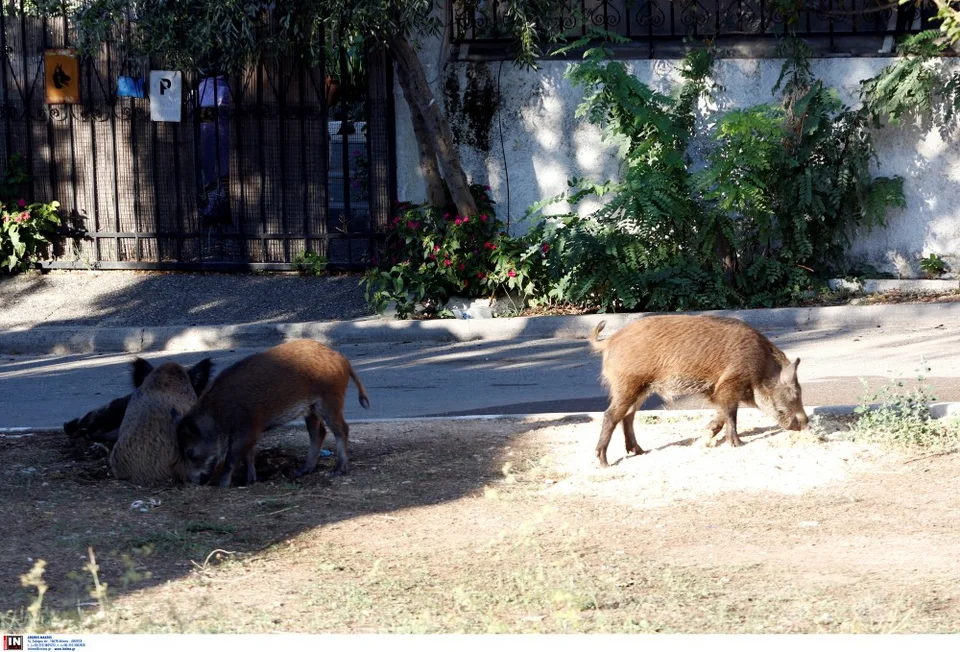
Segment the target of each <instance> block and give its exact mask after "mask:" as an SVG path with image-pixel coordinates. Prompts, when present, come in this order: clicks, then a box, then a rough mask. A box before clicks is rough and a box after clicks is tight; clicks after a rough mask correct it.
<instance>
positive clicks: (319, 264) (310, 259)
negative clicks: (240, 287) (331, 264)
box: [293, 251, 327, 276]
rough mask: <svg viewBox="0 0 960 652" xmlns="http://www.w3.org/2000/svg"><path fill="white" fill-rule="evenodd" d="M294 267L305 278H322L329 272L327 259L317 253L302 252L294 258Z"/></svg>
mask: <svg viewBox="0 0 960 652" xmlns="http://www.w3.org/2000/svg"><path fill="white" fill-rule="evenodd" d="M293 267H294V269H296V270H297V271H298V272H299V273H300V274H302V275H304V276H322V275H323V274H324V273H325V272H326V271H327V257H326V256H324V255H322V254H318V253H317V252H315V251H301V252H300V253H298V254H297V255H296V256H294V258H293Z"/></svg>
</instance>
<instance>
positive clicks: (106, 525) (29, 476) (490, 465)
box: [0, 419, 572, 610]
mask: <svg viewBox="0 0 960 652" xmlns="http://www.w3.org/2000/svg"><path fill="white" fill-rule="evenodd" d="M563 423H572V421H570V420H565V419H553V420H544V421H540V422H536V423H533V422H530V423H527V422H523V421H506V422H501V423H500V424H499V425H497V426H496V427H494V426H492V425H491V424H490V423H484V422H444V423H430V424H429V426H428V427H421V426H419V425H406V426H404V425H396V424H394V425H390V426H387V425H384V424H379V425H374V424H366V425H356V426H354V427H353V428H352V442H351V449H352V457H353V459H352V464H353V470H352V472H351V474H350V475H349V476H346V477H343V478H333V477H331V476H329V475H328V474H327V473H326V471H329V470H330V469H332V464H333V463H332V461H331V458H321V461H320V465H321V468H320V469H319V470H318V471H317V472H316V473H314V474H312V475H310V476H307V477H305V478H303V479H301V480H300V481H297V482H293V481H291V480H289V479H287V476H288V473H289V471H290V470H292V469H293V468H295V467H296V466H297V464H299V462H300V461H301V459H302V456H303V454H304V453H305V449H306V443H307V436H306V431H305V430H304V429H288V430H284V431H283V432H281V433H279V434H277V435H273V436H270V435H268V437H267V439H266V440H265V442H264V444H263V453H262V454H261V455H260V456H259V459H258V467H259V469H260V471H261V472H262V474H263V475H264V477H265V478H267V479H266V480H265V481H261V482H258V483H256V484H254V485H252V486H250V487H243V488H233V489H228V490H222V489H217V488H214V487H196V486H177V487H171V488H167V489H142V488H138V487H135V486H132V485H129V484H126V483H122V482H118V481H115V480H112V479H109V478H108V477H107V473H106V459H105V458H104V457H103V455H102V454H99V453H91V452H90V451H83V450H78V449H76V448H74V447H73V445H72V444H71V443H69V442H68V440H67V439H66V437H64V435H63V434H62V433H40V434H37V435H35V436H32V437H22V438H0V449H2V450H3V451H4V456H5V459H10V460H17V461H16V463H13V464H8V465H4V467H3V468H2V469H0V517H2V518H3V519H4V521H5V522H6V523H7V526H8V527H9V528H10V531H11V532H17V533H20V534H19V535H18V536H15V537H4V539H3V540H2V541H0V576H2V577H3V578H4V579H5V581H6V583H7V585H8V586H10V587H16V588H11V589H10V590H8V591H5V592H3V596H2V597H0V609H2V610H17V609H21V608H23V607H25V606H26V605H28V604H29V602H30V600H31V591H28V590H26V589H22V588H20V587H19V586H18V584H19V583H18V582H17V581H16V578H17V577H18V575H20V574H23V573H25V572H26V571H28V570H29V569H30V567H31V566H32V560H35V559H43V560H45V561H46V563H47V567H46V568H47V570H46V574H45V576H44V577H45V579H46V582H47V583H48V584H49V586H50V591H49V593H48V594H47V597H46V599H45V601H44V605H45V606H52V607H55V608H58V609H65V610H72V609H75V608H76V607H77V606H78V605H82V604H84V603H86V602H88V601H89V594H88V593H87V591H88V586H87V585H88V584H90V577H87V576H85V574H84V573H82V570H81V569H82V568H83V565H84V559H85V558H86V556H87V548H88V547H92V548H93V549H94V551H95V553H96V555H97V562H98V564H100V566H101V571H100V573H101V580H102V581H105V582H107V583H108V584H109V587H110V591H111V593H112V594H113V595H115V596H116V595H122V594H124V593H126V592H128V591H137V590H141V589H145V588H148V587H151V586H155V585H157V584H160V583H163V582H167V581H171V580H176V579H178V578H182V577H184V576H186V575H188V574H189V572H190V571H191V569H192V568H194V564H200V563H202V562H203V561H204V559H205V558H206V556H207V555H208V554H209V553H210V551H212V550H215V549H220V550H224V551H229V552H230V554H235V553H236V554H244V553H254V552H257V551H260V550H264V549H265V548H269V547H270V546H272V545H274V544H277V543H280V542H283V541H285V540H289V539H292V538H294V537H296V536H297V535H298V534H300V533H303V532H305V531H308V530H314V529H316V528H323V527H328V526H331V525H334V524H337V523H343V522H346V521H350V520H351V519H353V518H355V517H359V516H363V515H368V514H384V515H387V514H391V513H396V512H401V511H403V510H406V509H411V508H417V507H423V506H429V505H435V504H439V503H444V502H448V501H454V500H457V499H459V498H461V497H464V496H467V495H470V494H471V493H473V492H476V491H480V490H482V489H483V487H485V486H487V485H490V484H494V483H496V482H498V481H499V480H502V479H503V478H504V474H503V471H502V468H503V462H504V451H505V450H507V449H508V448H510V449H512V450H514V451H516V450H518V448H522V447H523V446H524V444H523V443H522V442H521V441H520V440H521V438H522V437H523V435H524V434H526V433H528V432H530V431H531V430H534V429H537V428H541V427H548V426H555V425H558V424H563ZM299 430H303V432H300V431H299ZM511 460H513V461H514V462H515V463H516V461H517V457H511ZM136 501H141V502H140V503H137V502H136ZM141 504H143V505H145V506H144V507H143V508H142V511H141V508H140V505H141ZM151 504H153V505H154V506H153V507H150V505H151ZM148 575H149V576H148Z"/></svg>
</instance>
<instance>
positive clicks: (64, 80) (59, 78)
mask: <svg viewBox="0 0 960 652" xmlns="http://www.w3.org/2000/svg"><path fill="white" fill-rule="evenodd" d="M70 79H71V77H70V75H68V74H67V73H65V72H64V71H63V66H61V65H60V64H59V63H58V64H57V67H56V68H54V70H53V76H52V80H53V85H54V87H55V88H58V89H61V88H66V87H67V86H69V85H70Z"/></svg>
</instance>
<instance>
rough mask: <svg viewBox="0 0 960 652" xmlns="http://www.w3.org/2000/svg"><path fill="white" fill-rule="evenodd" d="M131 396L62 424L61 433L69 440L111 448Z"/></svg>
mask: <svg viewBox="0 0 960 652" xmlns="http://www.w3.org/2000/svg"><path fill="white" fill-rule="evenodd" d="M131 396H133V395H132V394H127V395H126V396H124V397H121V398H117V399H114V400H112V401H110V402H109V403H107V404H106V405H101V406H100V407H98V408H95V409H93V410H90V411H89V412H87V413H86V414H84V415H83V416H82V417H80V418H79V419H71V420H70V421H67V422H66V423H64V424H63V432H65V433H66V435H67V436H68V437H70V439H80V438H86V439H89V440H90V441H94V442H98V443H101V444H106V445H108V446H113V445H114V444H116V443H117V437H119V436H120V424H121V423H123V415H124V414H126V412H127V404H128V403H130V398H131Z"/></svg>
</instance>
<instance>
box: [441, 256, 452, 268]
mask: <svg viewBox="0 0 960 652" xmlns="http://www.w3.org/2000/svg"><path fill="white" fill-rule="evenodd" d="M443 264H444V265H446V266H447V267H450V265H452V264H453V263H451V262H450V259H449V258H444V259H443Z"/></svg>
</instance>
